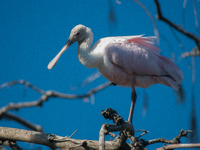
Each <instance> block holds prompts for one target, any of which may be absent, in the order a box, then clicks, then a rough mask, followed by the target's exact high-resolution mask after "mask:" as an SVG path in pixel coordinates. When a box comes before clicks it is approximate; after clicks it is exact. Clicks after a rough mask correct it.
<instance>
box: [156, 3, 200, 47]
mask: <svg viewBox="0 0 200 150" xmlns="http://www.w3.org/2000/svg"><path fill="white" fill-rule="evenodd" d="M154 2H155V4H156V9H157V19H158V20H161V21H164V22H165V23H167V24H168V25H169V26H171V27H173V28H174V29H176V30H177V31H179V32H181V33H182V34H183V35H185V36H187V37H189V38H191V39H192V40H194V41H195V43H196V45H197V46H198V48H199V50H200V39H199V38H198V37H196V36H195V35H194V34H192V33H191V32H188V31H186V30H184V29H183V28H181V27H180V26H178V25H176V24H174V23H173V22H171V21H170V20H168V19H167V18H165V17H164V16H163V15H162V11H161V8H160V4H159V2H158V0H154Z"/></svg>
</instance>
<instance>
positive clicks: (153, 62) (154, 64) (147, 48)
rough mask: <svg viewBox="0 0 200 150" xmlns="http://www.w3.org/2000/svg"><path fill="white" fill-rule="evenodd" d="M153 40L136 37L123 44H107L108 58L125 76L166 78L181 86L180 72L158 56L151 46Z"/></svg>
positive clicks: (172, 64)
mask: <svg viewBox="0 0 200 150" xmlns="http://www.w3.org/2000/svg"><path fill="white" fill-rule="evenodd" d="M154 39H155V38H152V37H136V38H132V39H127V41H125V42H121V43H112V44H109V45H108V46H107V47H106V50H107V51H106V52H107V55H108V58H109V60H110V61H111V62H112V63H113V64H114V65H115V66H116V67H118V68H119V69H121V70H122V71H124V72H126V73H127V74H130V75H131V74H136V75H140V76H157V77H167V78H170V80H171V79H172V80H174V81H175V82H176V83H177V84H181V82H182V80H183V73H182V71H181V70H180V69H179V68H178V67H177V66H176V65H175V64H174V63H173V62H172V61H171V60H170V59H169V58H167V57H164V56H161V55H159V54H158V53H159V52H160V49H159V48H158V47H156V46H154V45H153V43H154V42H153V41H154ZM174 81H172V82H174Z"/></svg>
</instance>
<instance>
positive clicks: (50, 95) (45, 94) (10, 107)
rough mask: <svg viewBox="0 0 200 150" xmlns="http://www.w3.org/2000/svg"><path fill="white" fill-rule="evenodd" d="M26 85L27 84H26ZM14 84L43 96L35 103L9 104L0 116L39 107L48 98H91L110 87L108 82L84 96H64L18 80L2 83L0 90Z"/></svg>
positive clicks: (0, 112) (3, 108)
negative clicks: (11, 111) (26, 87)
mask: <svg viewBox="0 0 200 150" xmlns="http://www.w3.org/2000/svg"><path fill="white" fill-rule="evenodd" d="M21 81H23V82H21ZM27 83H28V84H27ZM15 84H25V85H26V84H27V85H28V86H29V87H30V88H32V89H34V90H36V91H38V92H39V93H42V94H43V95H42V96H41V97H40V98H39V99H38V100H35V101H32V102H20V103H16V104H15V103H10V104H8V105H6V106H4V107H2V108H1V109H0V116H1V115H2V114H3V113H5V112H7V111H8V110H17V109H20V108H25V107H34V106H39V107H40V106H41V105H42V104H43V102H45V101H47V100H48V99H49V98H55V97H58V98H63V99H83V98H89V97H91V96H92V95H93V94H95V93H97V92H99V91H101V90H103V89H105V88H107V87H108V86H110V82H106V83H103V84H101V85H99V86H97V87H96V88H93V89H91V90H90V91H89V92H88V93H86V94H83V95H76V94H64V93H59V92H57V91H52V90H49V91H46V92H45V91H43V90H41V89H39V88H37V87H35V86H33V85H31V84H30V83H29V82H26V81H24V80H19V82H17V81H12V82H8V83H4V84H2V85H1V86H0V89H1V88H3V87H6V86H12V85H15Z"/></svg>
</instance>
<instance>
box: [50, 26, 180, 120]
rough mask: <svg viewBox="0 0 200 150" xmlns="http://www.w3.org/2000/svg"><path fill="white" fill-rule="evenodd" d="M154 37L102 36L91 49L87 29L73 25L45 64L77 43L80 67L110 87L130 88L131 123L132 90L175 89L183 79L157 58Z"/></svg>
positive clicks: (167, 61)
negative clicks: (95, 71)
mask: <svg viewBox="0 0 200 150" xmlns="http://www.w3.org/2000/svg"><path fill="white" fill-rule="evenodd" d="M155 38H156V37H154V36H151V37H142V35H137V36H118V37H106V38H102V39H100V40H98V41H97V42H96V43H95V44H94V45H93V46H92V47H91V45H92V42H93V33H92V31H91V29H90V28H88V27H86V26H84V25H77V26H75V27H74V28H73V29H72V30H71V34H70V36H69V39H68V41H67V43H66V44H65V45H64V47H63V48H62V49H61V51H60V52H59V53H58V54H57V55H56V56H55V58H54V59H53V60H52V61H51V62H50V63H49V64H48V69H52V68H53V67H54V66H55V64H56V63H57V61H58V59H59V58H60V56H61V55H62V54H63V52H64V51H65V50H66V49H67V48H68V47H69V46H70V45H72V44H73V43H74V42H75V41H77V42H78V59H79V61H80V63H81V64H83V65H84V66H86V67H88V68H97V69H98V70H99V71H100V72H101V74H102V75H103V76H104V77H105V78H106V79H108V80H109V81H111V82H112V83H114V84H117V85H121V86H130V87H131V89H132V95H131V100H132V103H131V108H130V113H129V118H128V121H129V122H130V123H132V116H133V111H134V106H135V102H136V97H137V95H136V92H135V87H142V88H147V87H149V86H151V85H152V84H157V83H160V84H164V85H167V86H169V87H172V88H173V89H174V90H178V88H179V84H181V83H182V80H183V72H182V71H181V70H180V69H179V68H178V67H177V65H175V64H174V63H173V62H172V61H171V60H170V59H169V58H167V57H165V56H161V55H159V52H160V49H159V48H158V47H156V46H154V40H155ZM90 47H91V48H90Z"/></svg>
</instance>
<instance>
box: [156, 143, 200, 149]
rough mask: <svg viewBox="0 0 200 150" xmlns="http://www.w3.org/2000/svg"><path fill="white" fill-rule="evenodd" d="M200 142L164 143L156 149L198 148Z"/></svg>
mask: <svg viewBox="0 0 200 150" xmlns="http://www.w3.org/2000/svg"><path fill="white" fill-rule="evenodd" d="M199 147H200V143H190V144H171V145H166V146H163V147H160V148H157V149H156V150H172V149H175V148H199Z"/></svg>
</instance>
